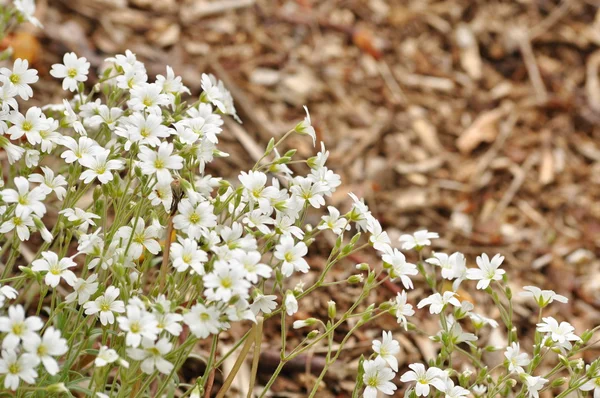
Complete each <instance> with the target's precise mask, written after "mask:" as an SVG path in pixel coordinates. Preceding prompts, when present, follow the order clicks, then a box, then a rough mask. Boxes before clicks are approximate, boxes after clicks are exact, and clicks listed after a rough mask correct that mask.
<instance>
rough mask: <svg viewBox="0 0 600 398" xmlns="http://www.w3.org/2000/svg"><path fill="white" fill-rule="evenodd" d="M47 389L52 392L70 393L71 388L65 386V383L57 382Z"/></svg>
mask: <svg viewBox="0 0 600 398" xmlns="http://www.w3.org/2000/svg"><path fill="white" fill-rule="evenodd" d="M46 391H48V392H49V393H50V394H60V393H65V392H67V393H68V392H69V389H68V388H67V387H66V386H65V383H55V384H51V385H49V386H48V387H46Z"/></svg>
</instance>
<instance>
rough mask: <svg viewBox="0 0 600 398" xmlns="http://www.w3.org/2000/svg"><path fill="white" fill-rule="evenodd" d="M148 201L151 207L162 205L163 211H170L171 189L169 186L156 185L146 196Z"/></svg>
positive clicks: (171, 201)
mask: <svg viewBox="0 0 600 398" xmlns="http://www.w3.org/2000/svg"><path fill="white" fill-rule="evenodd" d="M148 199H149V200H150V202H151V203H152V206H158V205H160V204H162V206H163V208H164V209H165V211H170V209H171V204H172V203H173V189H172V188H171V184H156V185H155V186H154V188H153V190H152V192H151V193H150V195H148Z"/></svg>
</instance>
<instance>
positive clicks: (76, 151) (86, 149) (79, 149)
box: [60, 137, 105, 163]
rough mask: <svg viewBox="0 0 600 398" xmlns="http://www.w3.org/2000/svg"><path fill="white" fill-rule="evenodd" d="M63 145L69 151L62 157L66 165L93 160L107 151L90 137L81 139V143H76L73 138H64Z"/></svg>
mask: <svg viewBox="0 0 600 398" xmlns="http://www.w3.org/2000/svg"><path fill="white" fill-rule="evenodd" d="M62 145H63V146H65V147H67V148H68V149H69V150H67V151H64V152H63V153H62V154H61V155H60V157H61V158H63V159H64V160H65V162H66V163H73V162H75V161H79V163H81V161H82V160H84V159H89V160H91V159H93V158H94V156H97V155H100V154H101V153H102V152H104V151H105V149H103V148H102V147H101V146H100V145H98V143H97V142H96V141H94V140H93V139H91V138H88V137H79V141H75V139H73V138H72V137H63V140H62Z"/></svg>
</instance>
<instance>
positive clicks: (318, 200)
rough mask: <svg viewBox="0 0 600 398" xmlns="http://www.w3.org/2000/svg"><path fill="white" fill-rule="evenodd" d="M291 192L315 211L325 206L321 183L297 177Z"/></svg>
mask: <svg viewBox="0 0 600 398" xmlns="http://www.w3.org/2000/svg"><path fill="white" fill-rule="evenodd" d="M290 191H291V192H292V194H294V195H295V196H297V197H299V198H301V199H302V200H304V201H305V203H309V204H310V205H311V206H312V207H314V208H315V209H318V208H320V207H321V206H324V205H325V198H323V192H324V188H323V185H321V183H320V182H313V181H311V180H310V179H309V178H305V177H296V178H294V185H292V187H291V188H290Z"/></svg>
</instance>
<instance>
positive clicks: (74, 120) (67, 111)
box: [63, 99, 100, 138]
mask: <svg viewBox="0 0 600 398" xmlns="http://www.w3.org/2000/svg"><path fill="white" fill-rule="evenodd" d="M98 101H100V100H99V99H98ZM86 105H87V104H86ZM84 106H85V105H82V107H84ZM63 107H64V112H63V115H64V116H65V117H64V119H63V122H64V123H65V124H67V126H70V127H73V130H75V132H76V133H77V134H80V135H83V136H85V135H87V132H86V131H85V128H84V127H83V124H82V123H81V122H80V121H79V116H77V114H76V113H75V111H74V110H73V107H72V106H71V104H70V103H69V101H67V100H66V99H63ZM65 138H70V137H65Z"/></svg>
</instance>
